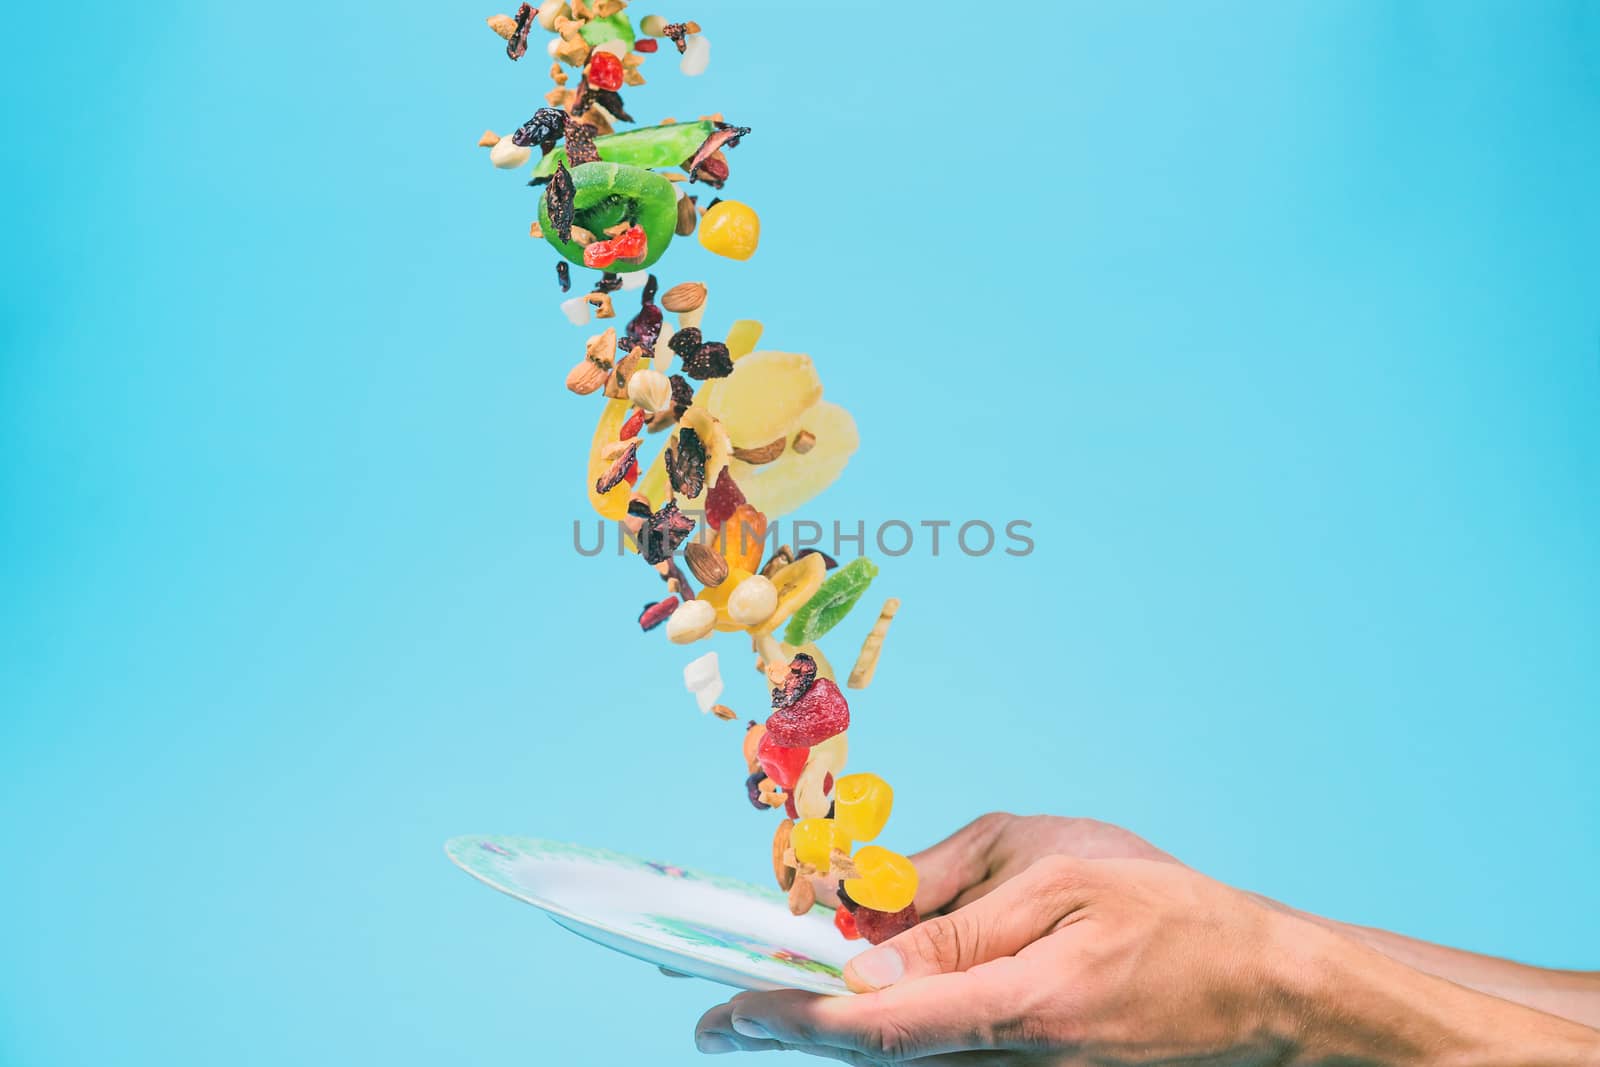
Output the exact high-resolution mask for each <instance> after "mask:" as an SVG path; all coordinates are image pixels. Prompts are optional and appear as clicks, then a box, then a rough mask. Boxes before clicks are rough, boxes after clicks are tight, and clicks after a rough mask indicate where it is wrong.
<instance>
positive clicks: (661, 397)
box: [628, 369, 672, 415]
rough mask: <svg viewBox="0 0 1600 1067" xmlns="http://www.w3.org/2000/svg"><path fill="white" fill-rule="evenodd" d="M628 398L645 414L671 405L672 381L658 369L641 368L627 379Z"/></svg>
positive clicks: (650, 413)
mask: <svg viewBox="0 0 1600 1067" xmlns="http://www.w3.org/2000/svg"><path fill="white" fill-rule="evenodd" d="M628 399H629V400H632V401H633V402H634V403H635V404H637V405H638V407H639V410H640V411H643V412H644V413H645V414H646V415H654V414H656V413H657V412H660V411H664V410H666V409H669V408H671V407H672V383H671V382H670V381H668V380H667V376H666V375H665V374H662V373H661V372H660V371H658V370H649V369H646V370H642V371H639V372H637V373H636V374H634V376H633V377H631V378H629V379H628Z"/></svg>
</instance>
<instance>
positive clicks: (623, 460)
mask: <svg viewBox="0 0 1600 1067" xmlns="http://www.w3.org/2000/svg"><path fill="white" fill-rule="evenodd" d="M638 459H639V442H637V441H635V442H634V443H633V444H631V445H629V446H628V450H627V451H626V452H624V453H622V455H620V456H618V457H617V458H616V461H615V462H613V463H612V464H611V466H610V467H609V468H608V469H607V470H606V472H605V473H604V474H602V475H601V476H600V477H598V478H596V479H595V480H594V491H595V492H597V493H599V494H601V495H602V496H603V495H604V494H606V493H609V492H611V490H613V489H615V488H616V487H617V486H619V485H621V484H622V483H623V482H624V481H625V480H627V477H628V468H629V467H630V466H631V467H633V468H634V470H635V471H637V470H638V467H639V464H638Z"/></svg>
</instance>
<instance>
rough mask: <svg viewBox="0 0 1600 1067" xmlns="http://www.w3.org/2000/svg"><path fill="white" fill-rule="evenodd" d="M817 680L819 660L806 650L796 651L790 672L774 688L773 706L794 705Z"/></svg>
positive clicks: (777, 707) (775, 707) (790, 665)
mask: <svg viewBox="0 0 1600 1067" xmlns="http://www.w3.org/2000/svg"><path fill="white" fill-rule="evenodd" d="M816 680H817V661H816V660H814V659H812V658H811V657H810V656H808V655H807V654H806V653H804V652H796V653H795V656H794V659H792V660H790V661H789V673H788V674H787V675H786V676H785V677H784V679H783V684H781V685H776V686H773V688H772V706H773V708H774V709H781V708H787V707H792V706H793V705H794V703H795V701H797V700H799V699H800V698H801V697H803V696H805V695H806V694H807V693H809V692H810V691H811V687H812V685H814V684H815V683H816ZM774 740H776V739H774ZM808 747H809V746H808Z"/></svg>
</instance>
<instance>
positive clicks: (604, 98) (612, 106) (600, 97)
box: [589, 52, 633, 122]
mask: <svg viewBox="0 0 1600 1067" xmlns="http://www.w3.org/2000/svg"><path fill="white" fill-rule="evenodd" d="M600 54H601V55H607V54H609V53H605V52H602V53H600ZM589 102H590V103H592V104H599V105H600V106H601V107H603V108H605V109H606V114H608V115H610V116H611V117H612V118H614V119H620V120H622V121H623V122H632V121H633V116H632V115H630V114H628V109H627V108H626V107H624V106H623V105H622V94H620V93H618V92H617V91H616V90H614V89H594V88H591V89H590V90H589Z"/></svg>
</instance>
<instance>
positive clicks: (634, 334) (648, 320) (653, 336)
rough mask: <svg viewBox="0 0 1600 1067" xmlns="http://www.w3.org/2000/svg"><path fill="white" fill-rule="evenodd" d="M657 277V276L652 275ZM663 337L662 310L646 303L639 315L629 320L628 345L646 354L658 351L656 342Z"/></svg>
mask: <svg viewBox="0 0 1600 1067" xmlns="http://www.w3.org/2000/svg"><path fill="white" fill-rule="evenodd" d="M651 277H652V278H653V277H655V275H651ZM660 336H661V309H660V308H659V307H657V306H656V305H655V304H652V303H648V302H646V303H645V305H644V306H643V307H641V308H640V309H639V314H637V315H635V316H634V317H633V318H631V319H629V320H628V343H629V345H630V346H632V345H637V346H638V347H640V348H642V349H644V350H645V351H646V352H654V351H655V350H656V340H657V339H658V338H659V337H660Z"/></svg>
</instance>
